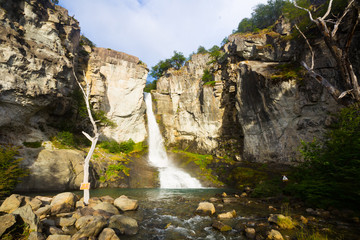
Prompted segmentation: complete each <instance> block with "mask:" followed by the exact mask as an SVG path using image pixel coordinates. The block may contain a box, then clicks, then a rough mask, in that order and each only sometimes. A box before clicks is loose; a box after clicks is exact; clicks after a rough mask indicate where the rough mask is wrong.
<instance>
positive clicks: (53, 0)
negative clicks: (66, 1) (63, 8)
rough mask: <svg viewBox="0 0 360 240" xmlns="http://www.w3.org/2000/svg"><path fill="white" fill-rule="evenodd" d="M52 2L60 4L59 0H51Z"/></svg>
mask: <svg viewBox="0 0 360 240" xmlns="http://www.w3.org/2000/svg"><path fill="white" fill-rule="evenodd" d="M51 2H53V3H55V4H59V0H51Z"/></svg>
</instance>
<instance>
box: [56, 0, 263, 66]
mask: <svg viewBox="0 0 360 240" xmlns="http://www.w3.org/2000/svg"><path fill="white" fill-rule="evenodd" d="M59 2H60V5H61V6H63V7H65V8H67V9H68V10H69V15H70V16H72V15H74V16H75V18H76V19H77V20H79V22H80V27H81V32H82V34H84V35H85V36H86V37H88V38H89V39H90V40H91V41H93V42H94V43H95V44H96V45H97V46H98V47H105V48H111V49H114V50H117V51H121V52H125V53H128V54H131V55H134V56H137V57H139V58H140V60H142V61H143V62H145V63H146V64H147V65H148V67H149V68H151V67H152V66H153V65H155V64H156V63H158V62H159V61H160V60H162V59H165V58H169V57H171V56H172V54H173V51H174V50H176V51H178V52H182V53H183V54H184V55H185V56H186V57H187V56H189V54H191V53H192V52H193V51H196V50H197V48H198V47H199V46H200V45H202V46H204V47H206V48H211V47H212V46H213V45H215V44H216V45H220V43H221V41H222V40H223V39H224V37H226V36H228V35H230V34H231V32H232V30H233V29H235V28H237V25H238V23H239V22H240V20H241V19H243V18H245V17H249V16H250V14H251V12H252V9H253V8H254V6H256V5H257V4H259V3H266V2H267V0H256V1H250V0H60V1H59Z"/></svg>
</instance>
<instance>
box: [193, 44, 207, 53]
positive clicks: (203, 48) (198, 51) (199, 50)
mask: <svg viewBox="0 0 360 240" xmlns="http://www.w3.org/2000/svg"><path fill="white" fill-rule="evenodd" d="M196 53H197V54H205V53H208V51H207V50H206V48H205V47H203V46H199V47H198V49H197V51H196Z"/></svg>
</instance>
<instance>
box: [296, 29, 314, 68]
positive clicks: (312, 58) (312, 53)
mask: <svg viewBox="0 0 360 240" xmlns="http://www.w3.org/2000/svg"><path fill="white" fill-rule="evenodd" d="M295 27H296V29H297V30H298V31H299V32H300V34H301V36H303V38H304V39H305V41H306V44H307V45H308V47H309V49H310V52H311V67H310V69H311V70H313V69H314V65H315V53H314V51H313V48H312V47H311V44H310V42H309V40H308V39H307V37H306V36H305V34H304V33H303V32H302V31H301V30H300V28H299V27H298V26H297V25H296V24H295Z"/></svg>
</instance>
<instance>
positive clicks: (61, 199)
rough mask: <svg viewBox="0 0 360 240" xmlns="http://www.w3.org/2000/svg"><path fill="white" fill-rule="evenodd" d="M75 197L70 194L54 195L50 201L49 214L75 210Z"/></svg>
mask: <svg viewBox="0 0 360 240" xmlns="http://www.w3.org/2000/svg"><path fill="white" fill-rule="evenodd" d="M75 203H76V196H75V194H73V193H71V192H64V193H60V194H58V195H56V196H55V197H54V198H53V200H52V201H51V205H50V206H51V214H52V215H55V214H58V213H66V212H71V211H73V210H74V208H75Z"/></svg>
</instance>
